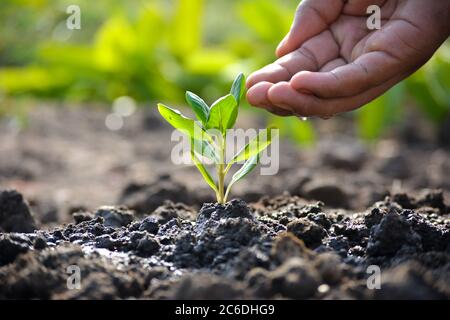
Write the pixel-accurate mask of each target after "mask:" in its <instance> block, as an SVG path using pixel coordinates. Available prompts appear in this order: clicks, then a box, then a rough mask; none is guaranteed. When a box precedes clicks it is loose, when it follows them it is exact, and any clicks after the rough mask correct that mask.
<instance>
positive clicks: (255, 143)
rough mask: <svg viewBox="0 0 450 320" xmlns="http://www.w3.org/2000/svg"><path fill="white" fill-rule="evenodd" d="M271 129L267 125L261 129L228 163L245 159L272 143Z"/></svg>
mask: <svg viewBox="0 0 450 320" xmlns="http://www.w3.org/2000/svg"><path fill="white" fill-rule="evenodd" d="M272 129H273V128H270V127H269V128H267V129H264V130H262V131H261V132H260V133H259V134H258V135H257V136H256V137H255V138H253V139H252V140H251V141H250V142H249V143H248V144H247V145H246V146H244V147H243V148H242V149H241V150H240V151H239V152H238V153H237V154H236V155H235V156H234V157H233V159H231V161H230V163H236V162H241V161H245V160H247V159H249V158H251V157H253V156H255V155H258V154H259V153H261V152H262V151H263V150H264V149H266V148H267V147H268V146H269V145H270V144H271V143H272Z"/></svg>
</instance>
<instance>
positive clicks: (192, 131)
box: [158, 103, 218, 163]
mask: <svg viewBox="0 0 450 320" xmlns="http://www.w3.org/2000/svg"><path fill="white" fill-rule="evenodd" d="M158 110H159V113H160V114H161V115H162V116H163V118H164V119H166V120H167V122H169V123H170V124H171V125H172V126H173V127H174V128H175V129H177V130H180V131H181V132H182V133H184V134H186V135H188V136H189V137H191V139H193V140H195V141H198V143H200V145H201V146H202V147H201V149H200V150H199V152H198V153H200V154H202V155H204V156H205V157H208V158H209V159H211V160H213V161H214V162H216V163H217V162H218V156H217V153H216V150H215V148H214V140H213V139H212V137H211V136H210V135H209V134H208V133H207V132H206V131H205V130H203V128H202V127H201V126H199V125H198V123H197V122H195V121H194V120H193V119H190V118H187V117H185V116H184V115H182V114H181V112H180V111H178V110H175V109H172V108H169V107H167V106H165V105H163V104H162V103H159V104H158Z"/></svg>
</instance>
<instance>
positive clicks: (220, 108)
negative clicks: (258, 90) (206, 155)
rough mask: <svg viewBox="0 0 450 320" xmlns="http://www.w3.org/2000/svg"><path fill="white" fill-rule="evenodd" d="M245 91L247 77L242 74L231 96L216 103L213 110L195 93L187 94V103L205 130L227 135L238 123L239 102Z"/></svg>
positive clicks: (234, 83)
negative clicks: (227, 131)
mask: <svg viewBox="0 0 450 320" xmlns="http://www.w3.org/2000/svg"><path fill="white" fill-rule="evenodd" d="M244 90H245V77H244V75H243V74H242V73H241V74H239V75H238V76H237V78H236V79H235V80H234V82H233V84H232V86H231V90H230V94H228V95H226V96H224V97H222V98H220V99H218V100H217V101H215V102H214V103H213V104H212V105H211V108H209V107H208V105H207V104H206V102H205V101H204V100H203V99H202V98H200V97H199V96H198V95H196V94H195V93H192V92H190V91H187V92H186V101H187V103H188V104H189V105H190V106H191V108H192V110H193V111H194V113H195V115H196V116H197V119H198V120H200V121H201V123H202V124H203V126H204V128H205V129H217V130H220V132H222V134H225V131H226V130H227V129H230V128H232V127H233V126H234V124H235V123H236V118H237V115H238V107H239V102H240V101H241V98H242V96H243V94H244Z"/></svg>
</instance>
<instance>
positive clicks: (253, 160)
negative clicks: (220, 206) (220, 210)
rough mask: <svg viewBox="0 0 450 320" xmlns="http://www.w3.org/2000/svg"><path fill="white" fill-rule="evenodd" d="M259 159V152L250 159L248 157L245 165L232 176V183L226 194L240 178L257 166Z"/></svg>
mask: <svg viewBox="0 0 450 320" xmlns="http://www.w3.org/2000/svg"><path fill="white" fill-rule="evenodd" d="M258 161H259V154H257V155H254V156H253V157H251V158H250V159H248V160H247V161H246V162H245V163H244V164H243V165H242V167H241V168H240V169H239V170H238V171H236V173H235V174H233V177H232V178H231V181H230V184H229V185H228V187H227V191H226V196H228V193H229V192H230V190H231V187H232V186H233V185H234V184H235V183H236V182H238V181H239V180H241V179H242V178H244V177H245V176H246V175H248V174H249V173H250V172H251V171H252V170H253V169H255V168H256V166H257V164H258Z"/></svg>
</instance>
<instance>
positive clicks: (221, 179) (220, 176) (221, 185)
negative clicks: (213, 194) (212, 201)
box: [217, 163, 225, 204]
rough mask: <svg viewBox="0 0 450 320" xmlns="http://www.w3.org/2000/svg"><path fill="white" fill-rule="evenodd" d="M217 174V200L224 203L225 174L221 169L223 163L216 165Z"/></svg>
mask: <svg viewBox="0 0 450 320" xmlns="http://www.w3.org/2000/svg"><path fill="white" fill-rule="evenodd" d="M217 176H218V180H219V181H218V182H219V192H218V194H217V202H218V203H222V204H223V203H225V199H224V180H225V179H224V178H225V174H224V171H223V164H222V163H221V164H219V165H218V166H217Z"/></svg>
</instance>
